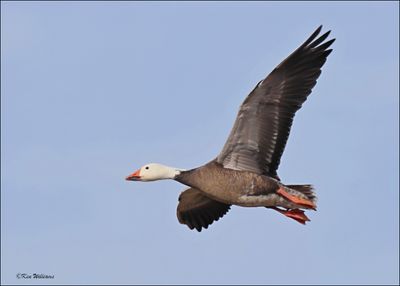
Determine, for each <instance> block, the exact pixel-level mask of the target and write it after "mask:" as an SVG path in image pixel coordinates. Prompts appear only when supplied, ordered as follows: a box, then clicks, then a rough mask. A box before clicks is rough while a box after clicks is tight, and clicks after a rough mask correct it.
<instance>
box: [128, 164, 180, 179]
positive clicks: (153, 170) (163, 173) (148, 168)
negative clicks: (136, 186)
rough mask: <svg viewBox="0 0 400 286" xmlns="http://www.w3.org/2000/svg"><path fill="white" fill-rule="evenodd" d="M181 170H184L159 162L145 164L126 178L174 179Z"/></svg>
mask: <svg viewBox="0 0 400 286" xmlns="http://www.w3.org/2000/svg"><path fill="white" fill-rule="evenodd" d="M181 171H183V170H182V169H176V168H172V167H168V166H164V165H161V164H157V163H150V164H147V165H144V166H143V167H142V168H140V169H139V170H137V171H136V172H134V173H132V174H131V175H129V176H128V177H126V180H128V181H143V182H148V181H157V180H164V179H174V178H175V177H176V176H177V175H179V174H180V173H181Z"/></svg>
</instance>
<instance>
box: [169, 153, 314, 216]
mask: <svg viewBox="0 0 400 286" xmlns="http://www.w3.org/2000/svg"><path fill="white" fill-rule="evenodd" d="M175 180H176V181H178V182H180V183H182V184H185V185H187V186H189V187H192V188H195V189H197V190H199V191H200V192H202V193H203V194H204V195H205V196H207V197H209V198H210V199H213V200H216V201H219V202H221V203H224V204H229V205H238V206H242V207H272V206H280V207H284V208H288V209H292V208H300V207H301V206H297V205H295V204H293V203H291V202H290V201H289V200H287V199H285V198H284V197H282V196H280V195H278V194H276V191H277V190H278V189H279V188H280V187H283V188H285V190H286V191H288V192H289V193H292V194H294V195H296V196H299V197H303V198H307V197H306V196H305V195H304V194H302V193H301V192H297V191H295V190H291V189H289V188H287V187H286V186H285V185H283V184H282V183H280V182H279V181H278V180H276V179H274V178H272V177H268V176H265V175H259V174H256V173H254V172H248V171H237V170H233V169H227V168H224V167H223V166H222V165H221V164H219V163H217V162H215V161H211V162H210V163H208V164H206V165H204V166H202V167H199V168H196V169H192V170H189V171H184V172H182V173H181V174H180V175H178V176H177V177H176V178H175Z"/></svg>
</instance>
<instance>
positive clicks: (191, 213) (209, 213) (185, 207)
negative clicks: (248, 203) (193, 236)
mask: <svg viewBox="0 0 400 286" xmlns="http://www.w3.org/2000/svg"><path fill="white" fill-rule="evenodd" d="M229 209H230V205H227V204H224V203H221V202H218V201H215V200H213V199H210V198H208V197H207V196H205V195H203V193H202V192H200V191H199V190H197V189H194V188H189V189H187V190H185V191H183V192H182V193H181V194H180V196H179V203H178V208H177V211H176V212H177V217H178V221H179V222H180V223H182V224H186V225H187V226H188V227H189V228H190V229H194V228H195V229H197V231H201V230H202V228H208V226H209V225H210V224H212V223H213V222H214V221H217V220H219V219H220V218H221V217H223V216H224V215H225V214H226V213H227V212H228V211H229Z"/></svg>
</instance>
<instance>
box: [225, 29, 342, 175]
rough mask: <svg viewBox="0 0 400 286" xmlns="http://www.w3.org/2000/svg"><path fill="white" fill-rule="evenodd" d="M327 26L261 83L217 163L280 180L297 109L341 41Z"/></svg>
mask: <svg viewBox="0 0 400 286" xmlns="http://www.w3.org/2000/svg"><path fill="white" fill-rule="evenodd" d="M321 28H322V26H320V27H318V29H317V30H316V31H315V32H314V33H313V34H312V35H311V36H310V37H309V38H308V39H307V40H306V41H305V42H304V43H303V44H302V45H301V46H300V47H299V48H297V49H296V50H295V51H294V52H293V53H292V54H291V55H290V56H289V57H287V58H286V59H285V60H284V61H283V62H282V63H280V64H279V65H278V66H277V67H276V68H275V69H274V70H273V71H272V72H271V73H270V74H269V75H268V76H267V77H266V78H265V79H264V80H262V81H260V82H259V83H258V84H257V86H256V87H255V88H254V89H253V91H252V92H251V93H250V94H249V95H248V96H247V98H246V99H245V100H244V102H243V103H242V105H241V107H240V109H239V113H238V115H237V117H236V121H235V124H234V126H233V128H232V131H231V133H230V135H229V137H228V140H227V141H226V143H225V145H224V148H223V149H222V151H221V153H220V154H219V156H218V157H217V162H219V163H221V164H222V165H223V166H224V167H226V168H231V169H235V170H246V171H252V172H255V173H258V174H266V175H270V176H275V177H277V173H276V171H277V169H278V166H279V163H280V159H281V156H282V153H283V151H284V149H285V145H286V142H287V139H288V137H289V133H290V128H291V126H292V123H293V118H294V115H295V113H296V111H297V110H299V109H300V108H301V106H302V104H303V103H304V102H305V100H306V99H307V97H308V95H309V94H310V93H311V90H312V88H313V87H314V86H315V84H316V83H317V79H318V77H319V76H320V74H321V67H322V66H323V65H324V63H325V62H326V59H327V57H328V55H329V54H330V53H331V52H332V49H328V48H329V47H330V46H331V45H332V43H333V42H334V41H335V39H332V40H329V41H326V42H324V41H325V40H326V39H327V37H328V36H329V34H330V31H328V32H326V33H324V34H323V35H322V36H320V37H319V38H317V36H318V34H319V33H320V31H321Z"/></svg>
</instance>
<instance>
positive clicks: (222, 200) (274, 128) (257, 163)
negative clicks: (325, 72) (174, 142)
mask: <svg viewBox="0 0 400 286" xmlns="http://www.w3.org/2000/svg"><path fill="white" fill-rule="evenodd" d="M321 28H322V26H320V27H319V28H318V29H317V30H316V31H315V32H314V33H313V34H312V35H311V36H310V37H309V38H308V39H307V40H306V41H305V42H304V43H303V44H302V45H301V46H300V47H299V48H298V49H296V50H295V51H294V52H293V53H292V54H291V55H290V56H289V57H287V58H286V59H285V60H284V61H283V62H282V63H280V64H279V65H278V66H277V67H276V68H275V69H274V70H273V71H272V72H271V73H270V74H269V75H268V76H267V77H266V78H265V79H264V80H262V81H260V82H259V83H258V84H257V86H256V87H255V88H254V89H253V91H252V92H250V94H249V95H248V96H247V98H246V99H245V100H244V102H243V103H242V105H241V107H240V110H239V113H238V115H237V118H236V121H235V124H234V126H233V128H232V131H231V133H230V135H229V137H228V139H227V141H226V143H225V145H224V147H223V149H222V152H221V153H220V154H219V155H218V156H217V157H216V158H215V159H214V160H212V161H210V162H209V163H207V164H206V165H204V166H201V167H199V168H195V169H192V170H188V171H184V170H180V169H175V168H171V167H167V166H163V165H160V164H149V165H146V166H145V167H142V168H141V169H139V170H138V171H136V172H135V173H133V174H132V175H130V176H128V177H127V179H128V180H137V181H152V180H158V179H174V180H176V181H178V182H181V183H183V184H185V185H187V186H189V187H190V188H189V189H187V190H185V191H184V192H182V193H181V195H180V197H179V204H178V209H177V216H178V220H179V222H180V223H183V224H186V225H187V226H188V227H189V228H190V229H194V228H195V229H197V230H198V231H201V229H202V228H207V227H208V226H209V225H210V224H212V223H213V221H216V220H218V219H219V218H221V217H222V216H223V215H225V214H226V213H227V212H228V210H229V209H230V206H231V205H239V206H245V207H260V206H262V207H267V208H270V209H274V210H276V211H278V212H280V213H282V214H284V215H285V216H287V217H290V218H292V219H294V220H296V221H298V222H300V223H302V224H305V223H306V221H309V219H308V217H307V216H306V215H305V214H304V211H303V210H307V209H314V210H315V209H316V196H315V193H314V191H313V188H312V186H311V185H284V184H283V183H281V182H280V179H279V177H278V174H277V169H278V167H279V163H280V159H281V156H282V153H283V151H284V149H285V145H286V142H287V139H288V136H289V133H290V128H291V126H292V123H293V118H294V115H295V113H296V111H297V110H299V109H300V108H301V106H302V104H303V103H304V102H305V100H306V99H307V97H308V95H309V94H310V93H311V90H312V88H313V87H314V86H315V84H316V82H317V79H318V77H319V75H320V74H321V67H322V66H323V65H324V63H325V61H326V59H327V57H328V55H329V54H330V53H331V52H332V49H329V47H330V46H331V45H332V43H333V42H334V41H335V39H332V40H329V41H326V42H325V40H326V39H327V37H328V35H329V33H330V31H328V32H326V33H325V34H323V35H322V36H320V37H317V36H318V34H319V33H320V31H321Z"/></svg>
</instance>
